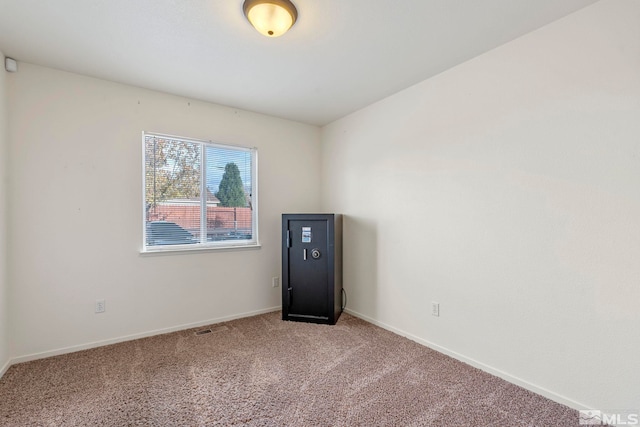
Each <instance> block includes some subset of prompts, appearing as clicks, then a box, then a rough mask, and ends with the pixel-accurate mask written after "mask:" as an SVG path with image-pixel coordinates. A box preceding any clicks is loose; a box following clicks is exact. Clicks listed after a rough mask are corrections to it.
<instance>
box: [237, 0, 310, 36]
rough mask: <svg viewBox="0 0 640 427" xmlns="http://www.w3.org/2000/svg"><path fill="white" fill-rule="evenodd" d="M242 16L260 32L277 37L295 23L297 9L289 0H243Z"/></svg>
mask: <svg viewBox="0 0 640 427" xmlns="http://www.w3.org/2000/svg"><path fill="white" fill-rule="evenodd" d="M242 9H243V10H244V16H246V17H247V19H248V20H249V22H251V25H253V26H254V27H255V29H256V30H258V32H259V33H260V34H263V35H265V36H267V37H278V36H281V35H283V34H284V33H286V32H287V31H288V30H289V28H291V27H292V26H293V24H295V23H296V19H298V11H297V10H296V7H295V6H294V5H293V3H291V2H290V1H289V0H245V2H244V5H243V6H242Z"/></svg>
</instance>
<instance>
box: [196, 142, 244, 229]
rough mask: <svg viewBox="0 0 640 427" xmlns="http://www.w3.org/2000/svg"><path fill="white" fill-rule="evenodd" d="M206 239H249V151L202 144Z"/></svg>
mask: <svg viewBox="0 0 640 427" xmlns="http://www.w3.org/2000/svg"><path fill="white" fill-rule="evenodd" d="M205 152H206V153H205V158H206V177H207V210H206V215H207V240H208V241H224V240H251V239H252V237H253V232H252V206H251V195H252V189H251V182H252V179H251V170H252V168H251V152H250V151H247V150H239V149H230V148H224V147H215V146H207V147H205Z"/></svg>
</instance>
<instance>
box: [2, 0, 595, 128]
mask: <svg viewBox="0 0 640 427" xmlns="http://www.w3.org/2000/svg"><path fill="white" fill-rule="evenodd" d="M596 1H597V0H293V2H294V3H295V4H296V6H297V8H298V13H299V16H298V22H297V23H296V24H295V25H294V27H293V28H292V29H291V30H290V31H289V32H288V33H287V34H285V35H284V36H282V37H279V38H275V39H270V38H266V37H264V36H261V35H260V34H259V33H258V32H257V31H255V30H254V29H253V27H251V26H250V24H249V23H248V22H247V21H246V19H245V18H244V15H243V14H242V3H243V0H0V51H2V52H3V53H4V54H5V55H6V56H9V57H12V58H15V59H16V60H18V61H19V62H20V61H24V62H30V63H34V64H40V65H44V66H48V67H52V68H57V69H61V70H66V71H71V72H75V73H80V74H85V75H88V76H94V77H99V78H103V79H106V80H112V81H116V82H122V83H126V84H131V85H135V86H139V87H143V88H149V89H154V90H158V91H162V92H168V93H172V94H177V95H181V96H185V97H189V98H196V99H201V100H205V101H210V102H214V103H217V104H223V105H228V106H232V107H235V108H242V109H245V110H250V111H257V112H261V113H265V114H269V115H272V116H277V117H283V118H287V119H291V120H296V121H300V122H304V123H310V124H315V125H324V124H326V123H329V122H331V121H333V120H335V119H338V118H340V117H342V116H344V115H346V114H348V113H351V112H353V111H355V110H358V109H360V108H362V107H364V106H366V105H369V104H371V103H372V102H375V101H377V100H379V99H382V98H384V97H386V96H388V95H391V94H393V93H395V92H397V91H399V90H401V89H404V88H406V87H409V86H411V85H413V84H415V83H418V82H420V81H422V80H424V79H427V78H429V77H431V76H433V75H436V74H438V73H440V72H442V71H444V70H446V69H448V68H451V67H453V66H455V65H457V64H460V63H461V62H464V61H466V60H468V59H471V58H473V57H475V56H477V55H479V54H481V53H483V52H486V51H488V50H490V49H492V48H495V47H497V46H499V45H501V44H503V43H505V42H508V41H510V40H513V39H515V38H517V37H519V36H521V35H523V34H526V33H528V32H530V31H532V30H535V29H536V28H539V27H541V26H543V25H545V24H547V23H550V22H552V21H554V20H557V19H559V18H561V17H563V16H565V15H567V14H569V13H571V12H573V11H576V10H578V9H580V8H582V7H585V6H587V5H589V4H592V3H595V2H596Z"/></svg>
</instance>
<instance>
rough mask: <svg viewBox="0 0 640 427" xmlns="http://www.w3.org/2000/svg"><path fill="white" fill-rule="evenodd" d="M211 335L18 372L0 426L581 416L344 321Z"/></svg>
mask: <svg viewBox="0 0 640 427" xmlns="http://www.w3.org/2000/svg"><path fill="white" fill-rule="evenodd" d="M198 329H199V330H201V329H206V328H198ZM210 329H211V333H208V334H204V335H199V336H197V335H195V334H194V332H195V330H188V331H181V332H176V333H172V334H166V335H161V336H156V337H151V338H145V339H140V340H136V341H130V342H126V343H121V344H115V345H111V346H106V347H101V348H97V349H92V350H86V351H82V352H77V353H72V354H67V355H63V356H58V357H52V358H49V359H43V360H38V361H34V362H28V363H23V364H18V365H14V366H12V367H11V368H10V369H9V370H8V371H7V373H6V374H5V375H4V377H3V378H2V379H1V380H0V425H2V426H234V425H235V426H238V425H247V426H563V427H566V426H577V425H578V413H577V411H574V410H572V409H569V408H567V407H565V406H562V405H559V404H557V403H554V402H551V401H550V400H548V399H545V398H544V397H541V396H539V395H536V394H534V393H531V392H529V391H526V390H524V389H522V388H519V387H517V386H515V385H512V384H510V383H507V382H505V381H503V380H501V379H498V378H496V377H493V376H491V375H489V374H486V373H484V372H481V371H479V370H477V369H475V368H472V367H470V366H468V365H465V364H463V363H460V362H458V361H456V360H454V359H452V358H450V357H447V356H444V355H442V354H440V353H438V352H435V351H433V350H430V349H428V348H426V347H423V346H421V345H419V344H416V343H414V342H412V341H410V340H407V339H405V338H402V337H399V336H397V335H394V334H392V333H390V332H388V331H385V330H383V329H381V328H378V327H376V326H373V325H371V324H369V323H366V322H364V321H362V320H360V319H358V318H355V317H352V316H349V315H347V314H343V315H342V317H341V318H340V320H339V321H338V323H337V324H336V325H335V326H326V325H313V324H305V323H295V322H283V321H282V320H280V313H269V314H265V315H261V316H256V317H251V318H246V319H239V320H235V321H231V322H226V323H221V324H217V325H212V326H211V327H210Z"/></svg>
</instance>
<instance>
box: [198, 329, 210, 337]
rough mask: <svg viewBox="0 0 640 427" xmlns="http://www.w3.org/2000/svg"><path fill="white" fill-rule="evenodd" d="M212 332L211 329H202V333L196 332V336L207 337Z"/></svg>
mask: <svg viewBox="0 0 640 427" xmlns="http://www.w3.org/2000/svg"><path fill="white" fill-rule="evenodd" d="M211 332H213V331H212V330H211V329H202V330H201V331H196V333H195V335H196V336H199V335H207V334H210V333H211Z"/></svg>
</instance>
